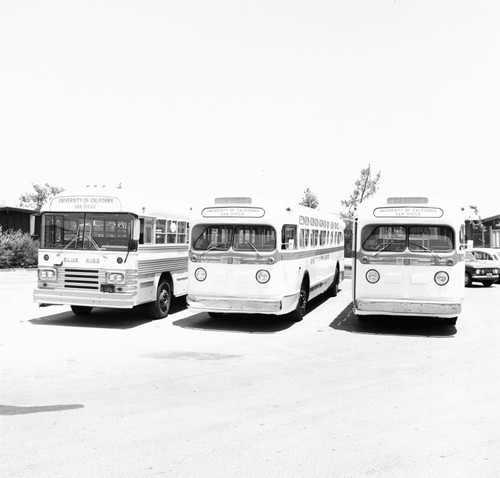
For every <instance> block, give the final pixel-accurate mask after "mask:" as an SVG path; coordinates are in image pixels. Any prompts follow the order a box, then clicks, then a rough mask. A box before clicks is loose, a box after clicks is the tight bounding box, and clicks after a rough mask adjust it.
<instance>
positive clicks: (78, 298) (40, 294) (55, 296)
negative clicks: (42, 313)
mask: <svg viewBox="0 0 500 478" xmlns="http://www.w3.org/2000/svg"><path fill="white" fill-rule="evenodd" d="M135 297H136V294H135V293H122V292H120V293H116V292H115V293H105V292H96V291H92V292H88V291H81V290H69V289H66V290H64V291H61V290H57V289H39V288H37V289H35V290H34V292H33V302H35V303H36V304H43V305H83V306H88V307H112V308H117V309H131V308H132V307H134V305H135V304H134V299H135Z"/></svg>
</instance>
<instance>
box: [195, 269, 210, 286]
mask: <svg viewBox="0 0 500 478" xmlns="http://www.w3.org/2000/svg"><path fill="white" fill-rule="evenodd" d="M194 276H195V277H196V280H198V281H200V282H203V281H204V280H205V279H206V278H207V271H206V270H205V269H202V268H201V267H199V268H198V269H196V270H195V271H194Z"/></svg>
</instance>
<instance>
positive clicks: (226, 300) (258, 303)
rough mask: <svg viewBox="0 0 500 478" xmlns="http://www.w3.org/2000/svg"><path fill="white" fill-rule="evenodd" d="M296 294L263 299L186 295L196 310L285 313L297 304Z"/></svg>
mask: <svg viewBox="0 0 500 478" xmlns="http://www.w3.org/2000/svg"><path fill="white" fill-rule="evenodd" d="M297 300H298V294H297V295H293V296H288V297H269V298H265V299H257V298H250V299H238V298H230V297H203V296H194V295H188V296H187V305H188V307H189V308H190V309H191V310H193V311H198V312H222V313H228V314H229V313H233V314H234V313H236V314H275V315H281V314H286V313H288V312H290V311H292V310H293V309H294V307H295V306H296V304H297Z"/></svg>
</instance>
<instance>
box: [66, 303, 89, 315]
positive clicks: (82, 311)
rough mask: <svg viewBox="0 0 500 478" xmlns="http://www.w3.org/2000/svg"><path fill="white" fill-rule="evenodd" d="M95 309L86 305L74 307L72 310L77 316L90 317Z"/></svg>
mask: <svg viewBox="0 0 500 478" xmlns="http://www.w3.org/2000/svg"><path fill="white" fill-rule="evenodd" d="M92 309H93V307H89V306H86V305H72V306H71V310H72V311H73V314H75V315H89V314H90V313H91V312H92Z"/></svg>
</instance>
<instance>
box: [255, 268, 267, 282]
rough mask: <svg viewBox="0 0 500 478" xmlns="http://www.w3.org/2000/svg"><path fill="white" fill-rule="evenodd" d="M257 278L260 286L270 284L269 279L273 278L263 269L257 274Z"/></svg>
mask: <svg viewBox="0 0 500 478" xmlns="http://www.w3.org/2000/svg"><path fill="white" fill-rule="evenodd" d="M255 278H256V279H257V282H258V283H259V284H265V283H267V282H269V279H270V278H271V274H269V272H268V271H266V270H264V269H261V270H260V271H258V272H257V274H255Z"/></svg>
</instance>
